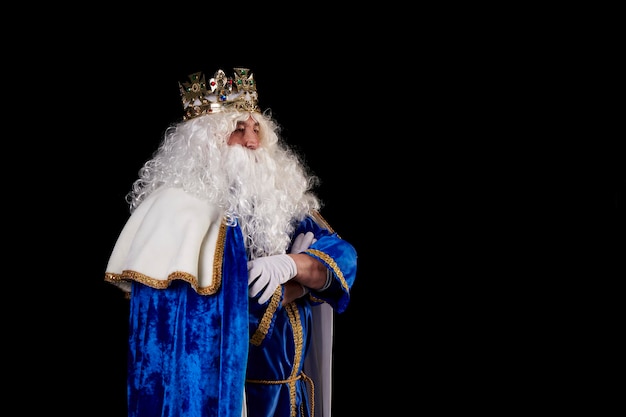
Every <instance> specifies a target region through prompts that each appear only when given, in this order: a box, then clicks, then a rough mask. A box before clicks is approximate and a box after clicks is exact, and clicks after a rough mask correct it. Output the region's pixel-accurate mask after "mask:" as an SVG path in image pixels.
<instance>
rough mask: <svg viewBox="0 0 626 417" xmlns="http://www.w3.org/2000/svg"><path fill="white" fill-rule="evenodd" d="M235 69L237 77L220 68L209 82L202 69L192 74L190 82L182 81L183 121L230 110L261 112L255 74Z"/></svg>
mask: <svg viewBox="0 0 626 417" xmlns="http://www.w3.org/2000/svg"><path fill="white" fill-rule="evenodd" d="M234 70H235V76H234V77H227V76H226V74H225V73H224V71H222V70H221V69H220V70H217V72H216V73H215V75H214V76H213V78H211V79H210V80H209V82H208V84H207V82H206V81H205V78H204V74H203V73H202V72H195V73H193V74H190V75H189V81H188V82H185V83H180V82H179V83H178V86H179V87H180V96H181V100H182V102H183V109H184V111H185V114H184V115H183V120H189V119H193V118H194V117H198V116H202V115H205V114H213V113H219V112H223V111H229V110H231V111H232V110H235V111H256V112H261V110H260V109H259V106H258V95H257V92H256V82H255V81H254V76H253V75H252V74H251V73H250V70H249V69H248V68H234Z"/></svg>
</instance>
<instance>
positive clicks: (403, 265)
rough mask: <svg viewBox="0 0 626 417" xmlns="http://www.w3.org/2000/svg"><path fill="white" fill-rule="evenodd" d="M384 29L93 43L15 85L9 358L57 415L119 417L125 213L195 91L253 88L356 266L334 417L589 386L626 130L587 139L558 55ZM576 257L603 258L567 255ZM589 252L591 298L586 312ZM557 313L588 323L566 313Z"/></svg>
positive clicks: (92, 39)
mask: <svg viewBox="0 0 626 417" xmlns="http://www.w3.org/2000/svg"><path fill="white" fill-rule="evenodd" d="M387 17H389V16H387ZM381 19H382V17H381ZM152 23H153V25H155V26H160V22H158V21H153V22H152ZM319 23H320V27H318V28H317V29H320V28H324V27H325V26H326V25H331V24H333V23H334V24H345V21H344V20H341V19H337V20H334V21H333V22H328V21H327V20H325V21H324V22H319ZM322 23H324V24H322ZM370 23H371V24H370V25H368V26H367V28H365V27H364V28H362V29H367V30H362V31H359V32H355V34H354V36H351V35H350V33H346V34H344V35H343V36H342V37H340V38H338V39H335V41H334V42H333V41H330V42H329V41H325V39H327V38H325V37H323V36H321V33H320V32H319V31H317V32H314V33H312V34H311V36H307V37H306V38H303V37H301V36H297V37H291V36H290V32H289V31H284V32H281V33H275V34H273V35H272V36H266V37H258V36H257V35H254V34H251V35H250V36H249V37H246V41H243V40H237V38H236V37H234V36H225V37H224V40H228V41H229V42H224V43H220V41H221V40H222V39H221V38H219V37H215V36H212V37H211V38H210V41H209V42H200V41H198V39H197V38H195V37H192V34H194V33H195V31H194V30H193V28H190V30H189V34H190V35H189V37H188V38H187V37H185V36H184V35H185V32H180V31H178V32H169V31H168V30H166V28H165V26H163V29H162V32H161V33H160V35H162V36H161V37H159V39H158V41H157V40H155V39H154V38H153V37H152V34H149V33H143V32H141V31H140V30H138V31H137V33H132V36H128V37H126V38H125V37H124V36H122V38H121V39H120V38H119V36H120V33H119V31H118V27H116V25H115V24H114V23H113V24H107V25H106V26H102V27H97V28H96V30H94V31H89V32H85V31H83V30H81V29H82V26H84V27H85V28H86V27H90V28H92V29H93V26H91V25H93V21H89V20H85V21H83V22H81V23H80V24H78V26H81V27H78V28H76V27H74V28H73V29H74V30H73V31H71V32H67V33H65V35H64V36H62V38H61V39H58V38H56V39H54V42H45V41H46V40H47V39H42V40H43V43H44V44H45V45H44V46H45V49H46V51H45V52H46V53H51V54H52V55H51V57H50V58H46V62H45V63H41V62H39V61H40V58H41V56H40V55H39V54H38V53H35V52H33V50H31V49H25V50H23V52H22V53H24V54H26V55H28V54H31V55H32V56H30V57H28V56H27V57H26V59H24V60H21V59H20V60H16V61H15V63H14V65H13V68H14V69H15V70H16V74H13V75H12V76H11V77H10V78H9V77H8V76H7V79H8V80H10V82H8V83H7V84H14V86H15V87H17V88H18V90H19V94H15V95H12V96H11V97H14V96H15V97H18V96H21V97H24V98H26V100H25V101H26V103H24V104H22V103H20V105H19V106H18V108H17V110H18V113H19V114H20V115H21V116H25V120H23V121H21V124H20V125H19V128H20V129H18V133H11V134H12V135H16V136H17V140H15V141H14V142H16V143H18V144H22V145H25V146H26V152H27V153H26V155H27V156H28V157H21V156H22V155H21V154H18V153H16V152H15V151H13V150H11V151H9V148H8V147H7V148H6V153H5V155H7V156H5V158H6V161H5V162H6V165H7V166H11V176H9V177H8V178H9V180H8V181H7V182H8V184H7V186H13V187H15V193H14V194H10V195H9V196H10V198H8V199H7V203H6V208H7V209H15V210H16V211H19V212H22V214H21V215H22V216H24V214H23V213H24V212H26V221H25V222H24V224H25V225H26V227H27V230H28V233H19V234H18V233H15V237H14V238H13V239H12V240H11V241H9V242H8V243H9V244H10V247H11V250H12V251H14V252H15V253H16V254H17V255H19V256H20V258H19V259H24V258H25V259H26V260H25V261H23V260H20V262H16V263H14V264H17V265H18V266H19V267H20V268H19V269H18V271H16V272H15V273H14V274H11V275H10V276H9V277H8V279H7V280H6V281H5V283H6V284H5V289H6V291H7V294H9V295H10V296H11V297H14V294H15V293H17V294H19V295H21V297H15V298H14V299H13V300H19V303H20V304H18V307H19V310H17V311H18V312H19V313H22V312H24V314H22V315H21V317H24V318H25V319H24V318H22V319H20V320H17V319H16V320H11V319H12V318H13V317H14V316H15V315H16V313H12V315H11V316H9V315H7V317H8V318H11V319H8V320H7V321H6V326H7V332H9V331H14V334H15V337H14V338H12V339H10V340H11V343H10V345H11V346H14V347H16V348H17V350H21V351H22V354H25V355H26V357H27V358H28V361H25V362H24V367H23V368H22V367H19V368H20V369H19V370H18V372H17V375H16V377H15V378H14V384H13V386H16V387H18V389H19V390H20V392H24V391H28V392H29V393H32V392H33V390H37V392H41V396H42V398H45V403H44V404H45V406H46V407H48V409H49V410H51V411H58V412H63V413H65V414H73V413H74V412H75V411H80V415H84V414H85V413H89V412H92V411H98V412H100V413H101V414H102V415H107V416H110V417H118V416H119V417H122V416H124V415H125V412H124V404H125V400H126V393H125V366H126V343H127V342H126V326H127V312H128V310H127V301H126V300H123V298H122V296H121V294H120V293H119V291H118V290H117V289H115V288H113V287H112V286H111V285H109V284H106V283H104V282H103V278H104V272H105V266H106V263H107V261H108V257H109V255H110V252H111V250H112V247H113V245H114V242H115V240H116V238H117V235H118V233H119V232H120V230H121V228H122V226H123V224H124V222H125V221H126V219H127V218H128V214H129V213H128V206H127V204H126V203H125V201H124V196H125V194H126V193H127V192H128V190H129V188H130V186H131V184H132V182H133V181H134V179H135V178H136V176H137V171H138V170H139V168H140V167H141V165H142V164H143V163H144V162H145V161H146V160H147V159H149V158H150V156H151V155H152V153H153V152H154V150H155V149H156V147H157V146H158V144H159V142H160V141H161V138H162V135H163V132H164V130H165V128H166V127H167V126H168V125H169V124H170V123H172V122H174V121H177V120H179V119H180V117H181V115H182V113H181V110H182V106H181V104H180V97H179V92H178V84H177V83H178V81H183V80H185V79H186V76H187V75H188V74H190V73H192V72H195V71H204V72H205V73H206V74H207V75H210V74H212V73H213V72H214V71H215V70H216V69H218V68H222V69H224V70H225V71H227V72H229V71H231V70H232V68H233V67H237V66H243V67H248V68H250V69H251V70H252V72H253V73H254V75H255V78H256V80H257V82H258V91H259V96H260V103H261V106H262V107H263V108H268V107H269V108H271V109H272V110H273V113H274V116H275V118H276V119H277V120H278V121H279V123H281V124H282V126H283V127H284V131H283V136H284V137H285V138H286V139H287V141H288V142H289V143H291V144H292V145H293V146H294V147H296V148H297V149H298V150H300V151H301V153H302V155H304V157H305V160H306V162H307V164H308V165H309V166H310V168H311V169H312V171H313V172H314V173H315V174H317V175H318V176H319V177H320V178H321V180H322V183H321V185H320V188H319V189H318V194H319V196H320V197H321V199H322V200H323V201H324V203H325V207H324V209H323V210H322V213H323V215H324V217H325V218H326V219H327V220H328V221H329V223H330V224H331V225H332V226H333V227H334V229H335V230H336V231H337V232H338V233H339V234H340V235H341V236H342V237H343V238H344V239H346V240H348V241H350V242H351V243H353V244H354V246H355V248H356V249H357V252H358V255H359V258H358V271H357V280H356V282H355V285H354V287H353V291H352V300H351V304H350V305H349V307H348V310H347V311H346V312H345V313H343V314H341V315H337V316H336V331H335V363H334V371H335V378H334V406H333V409H334V415H335V416H336V417H344V416H353V415H360V414H365V413H366V412H367V414H371V412H372V410H373V409H377V408H380V407H383V408H384V407H386V408H385V409H388V410H390V411H389V415H406V413H408V412H410V413H411V414H413V413H414V412H416V410H417V411H423V410H427V409H433V408H435V409H436V410H437V411H438V412H441V413H442V414H443V413H445V412H455V413H456V412H458V411H459V410H462V411H463V412H467V411H472V412H488V411H498V412H500V411H503V410H504V411H505V412H509V411H511V410H522V409H529V410H534V408H533V404H534V402H535V401H536V400H538V399H541V398H548V399H552V398H553V397H552V396H551V395H550V394H548V393H549V392H552V391H551V389H552V387H553V385H554V383H556V381H557V380H560V379H562V378H563V376H564V375H565V377H566V378H567V377H568V376H569V375H570V373H569V372H572V375H573V373H574V372H573V371H570V370H568V371H566V372H560V371H562V370H563V369H566V368H568V365H569V364H570V363H571V361H574V360H576V359H577V357H576V355H575V354H573V353H572V352H575V350H574V348H572V347H570V346H564V345H563V340H569V339H571V338H572V337H571V336H570V335H569V331H568V330H569V329H570V327H576V328H577V330H579V328H582V331H584V330H585V329H586V330H588V329H589V327H593V326H595V325H596V322H590V320H589V317H590V316H591V315H587V314H586V313H587V311H588V310H589V309H590V304H595V302H597V298H596V297H595V293H594V291H593V290H588V288H589V287H590V286H593V282H594V280H596V281H599V282H601V283H602V284H604V285H605V286H606V287H608V288H610V287H611V286H612V285H613V283H614V281H616V280H619V279H621V276H623V272H621V273H622V275H619V273H620V271H623V264H622V265H617V262H616V260H618V259H620V258H622V257H623V251H621V249H622V248H623V231H624V229H625V228H624V218H625V216H624V210H625V208H626V182H625V179H626V171H625V169H624V163H623V158H621V153H619V152H616V151H615V145H616V144H617V143H618V142H619V140H621V138H618V137H616V136H615V135H613V134H611V133H610V132H609V131H608V130H606V128H605V124H606V123H605V121H608V120H610V119H611V118H615V117H616V116H617V115H616V114H615V110H611V109H610V108H609V109H608V111H606V112H604V113H603V116H602V118H600V119H596V120H597V121H598V123H595V124H594V126H593V129H588V126H587V124H585V123H590V122H591V123H592V124H593V120H592V119H591V116H590V113H589V114H586V115H585V118H580V117H576V113H574V112H572V113H570V114H568V115H567V116H563V115H562V114H560V113H559V110H562V109H570V108H572V107H577V106H578V104H579V100H580V99H579V98H578V96H577V94H578V93H579V92H580V90H579V89H575V90H573V89H571V88H570V86H571V85H573V84H568V83H565V82H564V81H563V79H564V78H567V75H564V74H567V72H566V71H563V72H559V71H555V70H549V69H547V67H548V66H549V65H548V64H550V61H549V60H547V59H545V56H551V55H550V54H548V53H547V54H546V55H545V56H539V57H538V56H536V55H534V54H529V56H524V58H525V59H522V58H521V57H520V56H518V55H516V54H510V55H507V54H506V53H503V51H506V50H507V48H510V47H511V45H510V44H509V43H506V42H505V43H502V44H501V43H499V42H497V38H498V33H489V34H488V36H485V37H481V36H478V37H477V36H476V33H477V32H476V31H474V32H472V33H474V36H473V37H472V36H470V37H466V36H465V35H467V33H469V32H466V31H465V30H461V31H457V32H454V36H451V37H450V38H448V37H447V35H446V33H445V32H446V30H445V29H446V27H445V25H442V27H441V28H439V27H435V28H434V29H433V28H429V29H430V30H429V32H428V33H426V32H425V31H420V30H418V29H417V30H416V32H415V33H395V34H390V33H389V32H385V30H384V29H383V27H384V25H383V23H384V22H382V21H380V22H378V21H372V22H370ZM379 23H380V24H379ZM364 25H365V23H364ZM470 26H471V25H470ZM409 27H413V26H412V25H409ZM261 29H265V28H261ZM387 29H388V27H387ZM467 29H476V28H467ZM126 30H127V31H129V32H130V30H129V29H128V28H126ZM96 31H97V32H98V33H95V32H96ZM383 32H385V33H384V35H385V37H384V38H383V37H382V35H383ZM470 32H471V31H470ZM478 32H480V31H478ZM238 33H239V34H240V35H241V33H242V32H241V30H240V31H239V32H238ZM391 35H393V36H391ZM409 35H410V36H409ZM114 36H117V38H116V40H113V38H114ZM161 38H169V39H168V41H167V42H165V41H164V42H160V41H161ZM248 38H249V39H248ZM485 39H487V40H488V41H487V42H485ZM206 44H208V45H209V46H208V47H206V46H205V45H206ZM61 45H62V47H61ZM68 45H69V48H68ZM259 51H262V53H259ZM42 53H43V51H42ZM550 53H553V52H551V51H550ZM47 56H48V55H47ZM28 58H32V60H33V61H37V62H38V64H37V65H34V64H32V65H31V63H30V61H29V60H28ZM568 69H569V68H568ZM29 74H32V76H31V77H29V76H28V75H29ZM561 77H562V78H561ZM535 82H536V83H535ZM565 84H567V86H565ZM561 85H563V87H566V88H564V90H565V91H563V90H561V89H560V88H562V87H561ZM9 87H12V86H10V85H7V88H9ZM593 102H594V103H596V102H597V101H595V100H594V101H593ZM583 121H584V122H585V123H583ZM546 123H548V127H547V128H546ZM564 126H569V127H568V128H567V129H565V128H564ZM590 132H591V133H593V134H590ZM11 137H13V136H11ZM581 138H582V139H584V140H585V141H586V142H585V144H584V145H581V146H576V145H575V144H576V143H577V142H576V141H575V140H574V139H578V140H579V139H581ZM10 143H13V142H10ZM31 144H33V145H32V148H31ZM14 155H17V157H16V158H13V156H14ZM33 175H38V176H36V177H35V178H33ZM32 181H35V182H36V189H37V190H39V189H42V193H41V195H40V194H39V193H33V192H32V191H31V188H30V187H29V185H30V184H31V182H32ZM24 208H26V210H24ZM22 218H23V217H22ZM583 236H584V237H583ZM577 244H579V245H580V246H579V247H578V248H572V246H576V245H577ZM580 248H584V249H590V250H589V251H585V250H583V252H584V255H582V256H573V255H572V254H578V253H579V252H578V251H580ZM566 249H567V250H566ZM570 249H574V250H570ZM563 251H565V252H567V253H566V254H563ZM594 251H599V252H601V256H600V257H599V258H600V259H601V262H596V263H594V268H596V270H595V271H594V273H592V274H583V275H582V278H583V281H584V285H583V287H584V290H583V291H584V292H586V296H585V297H581V298H575V297H571V293H572V292H573V291H575V290H576V288H577V287H576V286H574V287H576V288H574V289H572V285H573V284H572V283H573V282H575V280H574V279H573V277H574V276H576V275H577V274H579V273H580V272H581V269H582V268H581V267H582V266H583V265H584V266H587V264H586V262H590V261H591V258H592V252H594ZM546 263H549V264H551V266H552V267H551V268H546V267H545V264H546ZM611 266H614V267H616V268H612V271H610V273H609V271H608V270H609V269H611V268H610V267H611ZM600 268H602V272H603V273H602V274H598V273H597V271H599V270H600ZM605 269H606V271H605ZM615 271H617V272H615ZM15 277H16V278H15ZM25 278H32V280H31V281H29V282H32V285H31V286H30V287H27V291H28V297H26V296H25V295H24V294H23V289H24V288H25V286H24V285H23V284H22V279H25ZM20 290H22V291H21V292H20ZM563 292H565V293H566V294H567V295H568V296H569V297H568V296H565V295H563ZM607 293H611V291H606V292H605V293H604V295H603V296H606V294H607ZM609 295H610V294H609ZM573 300H575V301H576V303H575V304H576V306H573V305H572V306H570V305H569V304H570V303H572V304H574V302H573ZM581 300H582V301H584V302H583V303H578V301H581ZM590 301H591V303H590ZM561 303H565V304H566V307H571V308H564V309H562V310H561V309H558V310H557V311H556V314H554V313H555V311H554V310H556V306H557V305H559V306H560V304H561ZM581 305H582V306H584V307H583V309H582V310H581ZM616 305H619V304H611V303H605V304H604V305H603V307H602V308H601V309H600V311H602V312H606V316H613V315H614V314H613V313H615V312H614V311H612V309H614V308H615V306H616ZM6 306H7V307H9V308H10V309H11V310H13V309H14V306H15V301H14V302H13V303H7V304H6ZM40 310H41V313H39V314H37V316H35V317H34V318H33V317H32V316H31V315H30V314H32V313H31V312H32V311H37V312H39V311H40ZM597 311H598V310H597V309H596V312H597ZM27 313H28V314H27ZM24 322H26V323H27V324H28V325H27V326H24V325H23V323H24ZM13 325H15V326H16V327H15V329H13V327H12V326H13ZM33 329H34V331H33ZM601 329H602V328H601V327H594V331H593V332H592V334H593V335H594V336H597V339H595V340H604V338H605V337H606V335H605V334H604V332H602V331H601ZM561 336H562V337H561ZM597 343H600V342H597ZM33 348H36V349H37V350H35V351H33ZM546 363H547V365H546ZM546 369H548V372H547V374H546ZM557 374H559V375H557ZM528 378H531V380H532V384H528V383H527V382H525V381H527V379H528ZM572 379H575V377H574V376H572ZM33 385H34V387H33ZM537 386H539V387H540V388H537ZM42 387H45V388H42ZM573 403H574V404H576V403H577V402H576V401H573ZM407 404H408V405H407ZM37 405H39V402H38V401H33V403H32V404H29V405H28V406H32V407H34V406H37ZM407 409H408V411H407ZM395 410H401V411H398V412H396V411H395Z"/></svg>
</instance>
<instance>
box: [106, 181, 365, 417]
mask: <svg viewBox="0 0 626 417" xmlns="http://www.w3.org/2000/svg"><path fill="white" fill-rule="evenodd" d="M220 216H221V215H220V212H219V210H216V209H215V208H214V207H212V206H211V205H210V204H209V203H208V202H205V201H202V200H198V199H195V198H194V197H191V196H189V195H187V194H186V193H184V192H183V191H182V190H179V189H164V190H161V191H159V192H155V193H153V195H151V196H150V197H149V200H146V202H144V203H143V204H142V205H141V206H140V207H139V208H138V210H137V211H135V212H134V213H133V215H132V216H131V219H129V222H128V223H127V224H126V226H125V228H124V229H123V231H122V233H121V234H120V238H119V239H118V242H117V243H116V247H115V248H114V251H113V254H112V256H111V259H110V261H109V265H108V266H107V273H106V276H105V280H106V281H108V282H111V283H113V284H115V285H118V286H120V288H122V289H123V290H125V291H127V292H128V294H129V298H130V303H131V305H130V317H129V330H130V331H129V350H128V377H127V380H128V384H127V391H128V417H174V416H177V417H182V416H184V417H218V416H219V417H241V416H242V411H243V412H244V415H245V413H247V416H248V417H257V416H273V417H282V416H285V417H286V416H290V415H294V414H293V413H294V412H295V411H296V410H300V411H298V412H299V413H304V414H302V415H309V413H310V412H312V411H313V410H315V415H316V416H325V415H328V413H329V410H330V403H329V401H330V395H329V390H330V385H329V384H326V385H324V384H323V383H321V382H317V384H318V387H319V388H320V389H318V390H317V392H315V394H313V392H312V391H311V390H312V389H313V387H314V385H315V380H316V379H320V381H321V378H320V377H324V378H328V377H329V375H328V374H329V372H325V370H327V369H328V365H329V364H330V357H329V356H328V355H327V354H321V355H317V354H316V355H309V356H315V359H316V361H317V362H325V364H324V366H317V364H315V365H312V366H311V370H310V371H309V370H305V371H306V372H305V373H303V369H304V363H305V362H306V360H305V356H306V355H307V352H309V350H310V349H311V345H315V343H314V342H315V341H318V343H317V344H318V347H315V349H321V348H320V347H319V346H321V345H322V343H323V344H324V345H325V346H326V347H325V349H329V346H330V348H332V331H331V332H328V330H329V328H328V327H327V326H326V325H328V324H330V325H331V326H332V316H331V315H329V313H328V311H329V309H330V307H332V308H334V309H335V310H336V311H338V312H342V311H343V310H345V308H346V306H347V304H348V301H349V291H350V287H351V286H352V284H353V282H354V277H355V274H356V253H355V251H354V248H353V247H352V246H351V245H350V244H348V243H347V242H345V241H343V240H342V239H341V238H340V237H339V236H338V235H337V234H336V233H334V231H332V229H331V228H330V226H328V225H327V224H326V222H325V221H324V220H323V218H322V217H321V216H319V214H317V213H314V214H313V217H309V218H307V219H305V220H304V221H303V222H302V223H301V224H300V226H299V227H298V229H297V230H296V232H295V234H294V237H295V236H297V235H298V234H299V233H304V232H307V231H313V232H314V234H315V237H316V239H317V241H316V242H315V243H314V244H313V245H311V247H310V248H309V249H308V250H307V251H306V253H307V254H308V255H309V256H313V257H315V258H317V259H319V260H320V261H321V262H323V263H324V264H325V265H326V266H327V268H329V270H331V271H332V275H333V283H332V285H331V287H330V288H329V289H327V290H326V291H324V292H320V293H316V292H311V293H310V294H308V296H306V297H304V298H301V299H299V300H297V301H296V302H293V303H290V304H289V305H287V306H284V307H283V306H281V305H280V300H281V298H282V287H281V288H279V289H278V290H277V292H276V293H275V294H274V296H273V297H272V298H271V299H270V300H269V301H268V302H267V303H265V304H264V305H259V304H258V302H257V299H256V298H254V299H249V298H248V285H247V284H248V272H247V260H248V259H247V255H246V250H245V245H244V240H243V237H242V233H241V230H240V228H239V226H238V225H237V224H234V225H233V224H230V225H227V224H226V223H225V222H224V221H223V219H221V217H220ZM220 219H221V220H222V221H219V220H220ZM172 220H175V221H172ZM181 226H183V227H181ZM190 251H191V252H190ZM159 254H163V255H162V256H159ZM194 259H195V260H196V261H195V262H194ZM324 307H328V309H324ZM316 311H317V312H318V313H322V314H316ZM314 323H317V325H316V326H313V327H311V326H312V324H314ZM325 326H326V328H325V329H324V330H323V332H319V333H320V334H325V336H320V337H315V334H317V333H318V332H317V331H314V328H323V327H325ZM324 332H325V333H324ZM322 350H323V349H322ZM322 350H317V351H316V352H322ZM314 362H315V361H314ZM313 368H316V369H313ZM246 371H247V376H246ZM246 378H247V380H248V382H247V383H246V382H245V381H246ZM259 381H260V382H259ZM281 381H284V382H281ZM268 382H269V383H268ZM244 390H245V394H244ZM322 393H323V394H324V395H323V396H322V397H320V394H322ZM244 395H245V397H244ZM244 398H245V401H244ZM314 398H319V399H318V400H317V402H318V405H317V406H316V405H315V401H314ZM320 411H323V412H324V414H320ZM298 415H301V414H298Z"/></svg>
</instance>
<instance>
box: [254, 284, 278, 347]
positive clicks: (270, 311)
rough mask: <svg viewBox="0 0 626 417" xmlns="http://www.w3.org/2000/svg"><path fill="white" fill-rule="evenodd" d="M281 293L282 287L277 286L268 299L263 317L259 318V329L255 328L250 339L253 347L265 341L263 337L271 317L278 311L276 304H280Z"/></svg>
mask: <svg viewBox="0 0 626 417" xmlns="http://www.w3.org/2000/svg"><path fill="white" fill-rule="evenodd" d="M282 293H283V289H282V286H280V285H279V286H278V287H277V288H276V291H274V295H272V298H270V303H269V304H268V306H267V309H266V310H265V313H264V314H263V317H261V320H260V321H259V327H257V329H256V331H255V332H254V334H253V335H252V337H251V338H250V343H252V344H253V345H254V346H259V345H260V344H261V342H263V339H265V336H267V332H268V331H269V329H270V324H271V323H272V317H273V316H274V313H276V310H277V309H278V303H280V297H281V295H282Z"/></svg>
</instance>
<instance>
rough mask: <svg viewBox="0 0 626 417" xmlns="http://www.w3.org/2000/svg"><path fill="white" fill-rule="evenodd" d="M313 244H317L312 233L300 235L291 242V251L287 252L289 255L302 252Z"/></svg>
mask: <svg viewBox="0 0 626 417" xmlns="http://www.w3.org/2000/svg"><path fill="white" fill-rule="evenodd" d="M315 242H317V239H315V235H314V234H313V232H307V233H306V234H304V233H300V234H299V235H298V236H296V238H295V239H294V240H293V244H292V245H291V250H290V251H289V252H290V253H300V252H304V251H305V250H307V249H308V248H309V246H311V245H312V244H314V243H315Z"/></svg>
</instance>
